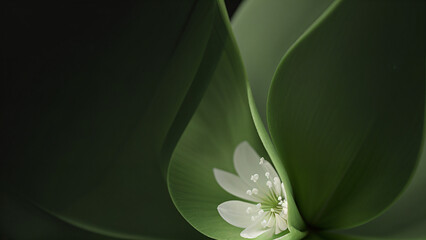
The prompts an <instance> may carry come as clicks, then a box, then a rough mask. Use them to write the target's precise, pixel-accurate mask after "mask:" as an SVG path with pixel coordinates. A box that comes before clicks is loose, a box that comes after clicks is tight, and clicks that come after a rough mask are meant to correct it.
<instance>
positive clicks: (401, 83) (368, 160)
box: [268, 0, 426, 228]
mask: <svg viewBox="0 0 426 240" xmlns="http://www.w3.org/2000/svg"><path fill="white" fill-rule="evenodd" d="M420 5H422V3H418V2H416V1H404V2H401V1H344V0H343V1H338V2H336V3H335V4H333V5H332V7H331V8H330V11H329V12H328V13H327V14H325V15H324V17H323V18H322V19H321V21H319V22H318V24H316V25H315V26H314V27H312V29H311V30H310V31H309V32H308V33H307V34H305V35H304V36H303V37H302V38H301V39H300V40H299V41H298V42H297V44H296V45H295V46H294V47H293V48H292V49H291V50H290V51H289V52H288V53H287V54H286V56H285V57H284V59H283V61H282V63H281V64H280V67H279V69H278V71H277V73H276V74H275V77H274V80H273V82H272V86H271V90H270V95H269V99H268V123H269V130H270V133H271V136H272V140H273V142H274V144H275V146H276V148H277V151H278V153H279V156H280V158H281V159H283V161H284V162H283V163H284V166H285V168H286V170H287V173H288V174H289V178H290V181H291V184H292V186H293V193H294V198H295V200H296V202H297V205H298V207H299V210H300V212H301V214H302V216H303V217H304V219H305V220H306V222H307V223H308V224H309V225H310V226H311V227H312V228H346V227H351V226H354V225H358V224H361V223H363V222H366V221H368V220H370V219H371V218H373V217H375V216H377V215H378V214H380V213H381V212H382V211H383V210H384V209H385V208H387V207H388V206H389V205H390V204H391V203H392V202H393V201H394V200H395V198H396V197H397V196H398V194H399V193H400V192H401V190H402V189H403V187H404V186H405V184H406V183H407V181H408V179H409V178H410V176H411V174H412V172H413V170H414V169H415V166H416V163H417V159H418V152H419V147H420V142H421V138H422V128H423V115H424V101H425V83H424V82H425V80H424V79H425V78H424V77H425V75H424V74H425V68H424V67H425V66H424V52H425V51H424V50H425V42H426V40H425V33H424V29H425V21H424V20H425V19H424V14H423V10H422V8H421V7H419V6H420Z"/></svg>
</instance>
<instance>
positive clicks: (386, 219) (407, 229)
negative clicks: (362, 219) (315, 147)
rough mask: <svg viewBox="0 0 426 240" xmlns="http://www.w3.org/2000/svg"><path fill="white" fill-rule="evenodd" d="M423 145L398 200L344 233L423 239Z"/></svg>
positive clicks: (425, 213) (425, 176)
mask: <svg viewBox="0 0 426 240" xmlns="http://www.w3.org/2000/svg"><path fill="white" fill-rule="evenodd" d="M425 149H426V142H423V147H422V150H423V153H422V156H421V158H420V164H419V165H418V167H417V169H416V173H415V175H414V177H413V179H412V180H411V181H410V185H408V187H407V189H406V190H405V191H404V192H403V194H402V196H401V198H399V199H398V201H396V203H395V204H394V205H392V206H391V207H390V208H389V209H387V210H386V212H385V213H384V214H383V215H381V216H379V217H378V218H376V219H374V220H373V221H371V222H369V223H367V224H364V225H362V226H360V227H358V228H355V229H350V230H347V231H345V232H346V233H348V234H353V235H361V236H368V237H376V238H379V237H380V238H389V239H392V238H397V237H399V238H401V239H416V238H421V237H422V238H426V206H425V202H426V192H425V190H424V189H426V152H425Z"/></svg>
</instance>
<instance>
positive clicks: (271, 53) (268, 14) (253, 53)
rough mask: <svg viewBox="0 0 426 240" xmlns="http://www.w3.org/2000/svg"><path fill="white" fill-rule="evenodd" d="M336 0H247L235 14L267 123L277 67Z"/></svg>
mask: <svg viewBox="0 0 426 240" xmlns="http://www.w3.org/2000/svg"><path fill="white" fill-rule="evenodd" d="M332 2H333V0H246V1H244V2H243V3H242V4H241V6H240V7H239V8H238V11H237V12H236V13H235V15H234V16H233V18H232V28H233V31H234V34H235V39H236V41H237V44H238V48H239V49H240V51H241V57H242V59H243V63H244V66H245V68H246V71H247V77H248V80H249V82H250V85H251V87H252V91H253V97H254V100H255V102H256V107H257V109H259V114H260V117H261V118H262V120H263V122H264V123H265V124H266V99H267V94H268V90H269V86H270V83H271V81H272V77H273V74H274V72H275V69H276V68H277V66H278V63H279V62H280V60H281V58H282V57H283V56H284V54H285V53H286V52H287V50H288V49H289V48H290V46H291V45H292V44H293V43H294V42H295V41H296V40H297V39H298V38H299V37H300V36H301V35H302V34H303V32H304V31H305V30H306V29H307V28H308V27H309V26H310V25H311V24H312V23H313V22H314V21H315V19H317V18H318V17H319V16H320V15H321V13H322V12H323V11H324V10H325V9H326V8H327V6H329V5H330V3H332Z"/></svg>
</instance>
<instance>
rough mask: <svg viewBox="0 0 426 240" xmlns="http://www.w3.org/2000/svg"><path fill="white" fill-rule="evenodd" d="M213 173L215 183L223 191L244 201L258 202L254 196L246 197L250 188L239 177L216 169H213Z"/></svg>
mask: <svg viewBox="0 0 426 240" xmlns="http://www.w3.org/2000/svg"><path fill="white" fill-rule="evenodd" d="M213 173H214V177H215V178H216V181H217V183H218V184H219V185H220V186H221V187H222V188H223V189H225V191H227V192H229V193H230V194H232V195H234V196H236V197H239V198H242V199H245V200H249V201H253V202H259V198H257V197H256V196H255V195H248V194H247V193H246V192H247V190H249V189H252V186H250V185H248V184H247V183H245V182H244V181H243V180H241V178H240V177H238V176H236V175H234V174H232V173H229V172H225V171H223V170H220V169H217V168H214V169H213Z"/></svg>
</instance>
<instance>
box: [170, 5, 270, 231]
mask: <svg viewBox="0 0 426 240" xmlns="http://www.w3.org/2000/svg"><path fill="white" fill-rule="evenodd" d="M220 6H221V10H222V14H223V16H222V18H218V19H217V21H218V24H217V25H215V27H216V28H215V30H216V31H217V34H218V37H219V38H220V39H222V40H223V41H224V42H225V47H226V48H225V49H224V51H222V52H221V54H222V55H221V56H222V57H221V59H220V62H219V64H218V67H217V69H216V71H215V72H214V75H213V79H212V81H211V84H210V86H209V88H208V89H207V91H206V94H205V95H204V97H203V99H202V101H201V103H200V105H199V107H198V109H197V111H196V113H195V114H194V116H193V118H192V119H191V121H190V123H189V124H188V127H187V128H186V130H185V132H184V134H183V135H182V137H181V139H180V140H179V142H178V145H177V147H176V149H175V151H174V153H173V155H172V159H171V161H170V165H169V172H168V183H169V190H170V194H171V196H172V199H173V201H174V203H175V205H176V207H177V209H178V210H179V211H180V213H181V214H182V215H183V216H184V218H185V219H186V220H187V221H188V222H189V223H190V224H191V225H192V226H193V227H195V228H196V229H197V230H198V231H200V232H202V233H203V234H205V235H207V236H208V237H211V238H215V239H242V238H241V237H240V233H241V231H242V230H243V229H242V228H237V227H234V226H232V225H230V224H229V223H227V222H226V221H225V220H223V219H222V217H221V216H220V215H219V213H218V211H217V207H218V205H219V204H221V203H223V202H225V201H228V200H233V199H234V200H235V199H237V198H236V197H234V196H232V195H230V194H229V193H227V192H226V191H225V190H223V189H222V188H221V187H220V186H219V185H218V184H217V182H216V179H215V178H214V175H213V168H219V169H222V170H225V171H229V172H233V173H235V169H234V167H233V153H234V150H235V148H236V146H237V145H238V144H240V143H241V142H243V141H248V142H249V143H250V145H251V146H252V147H253V148H254V149H255V150H256V151H257V152H258V153H259V155H261V156H264V157H266V158H268V157H267V154H266V152H265V150H264V148H263V146H262V143H261V141H260V139H259V137H258V134H257V131H256V129H255V126H254V124H253V120H252V118H251V114H250V109H249V105H248V96H247V90H246V83H247V82H246V79H245V73H244V68H243V65H242V62H241V58H240V56H239V53H238V51H237V49H236V45H235V42H234V39H233V38H232V35H231V30H230V26H229V22H228V20H227V17H226V12H225V9H224V6H223V2H220ZM219 23H220V24H219Z"/></svg>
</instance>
